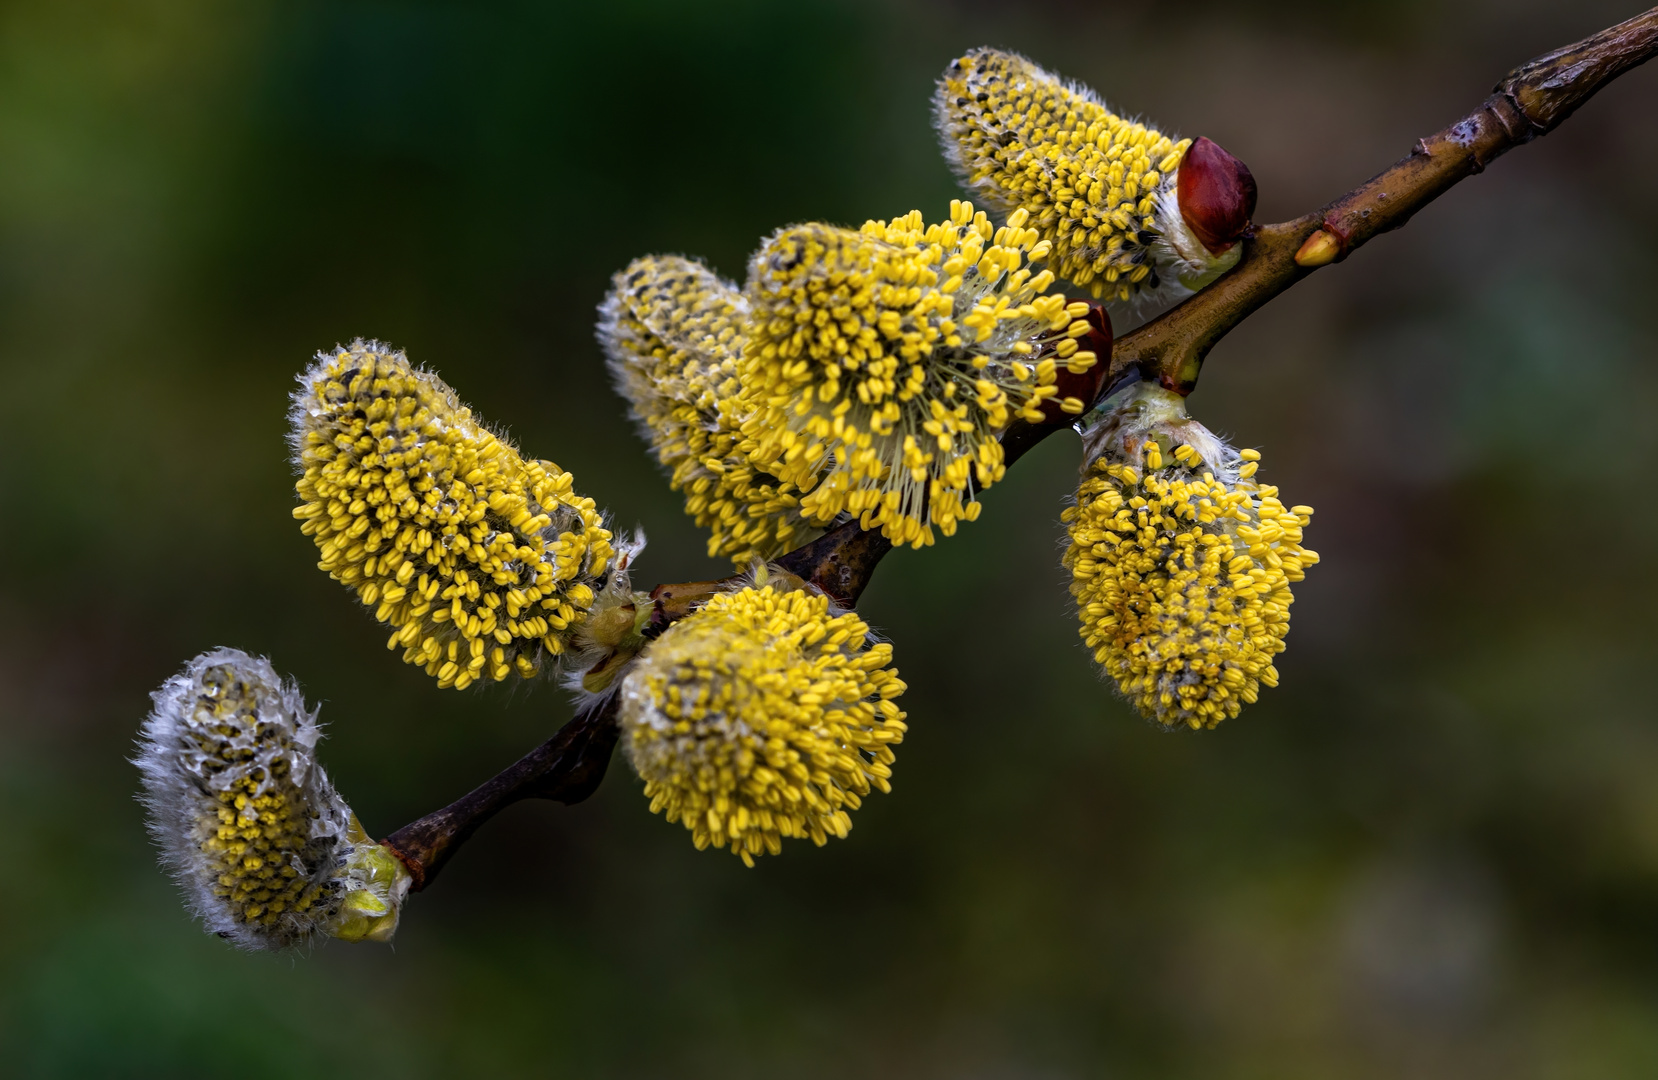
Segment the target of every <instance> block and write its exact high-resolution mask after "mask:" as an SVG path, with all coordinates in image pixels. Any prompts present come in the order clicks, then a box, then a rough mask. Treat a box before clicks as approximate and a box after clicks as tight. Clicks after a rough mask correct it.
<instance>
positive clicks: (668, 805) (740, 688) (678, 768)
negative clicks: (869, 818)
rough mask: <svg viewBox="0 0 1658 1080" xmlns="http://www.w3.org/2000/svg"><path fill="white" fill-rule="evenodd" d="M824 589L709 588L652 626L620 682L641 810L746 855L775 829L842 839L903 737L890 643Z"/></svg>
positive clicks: (776, 848) (779, 836) (762, 849)
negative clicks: (695, 602) (645, 805)
mask: <svg viewBox="0 0 1658 1080" xmlns="http://www.w3.org/2000/svg"><path fill="white" fill-rule="evenodd" d="M868 636H869V627H868V626H867V625H866V624H865V623H864V621H863V620H862V619H860V618H859V617H858V616H857V615H856V614H855V613H853V612H849V611H846V612H843V611H839V610H838V609H835V608H834V607H832V606H831V604H830V602H829V600H828V598H827V597H825V596H823V595H821V594H817V593H812V592H807V591H803V590H789V589H779V588H777V587H774V586H771V585H767V586H764V587H758V588H756V587H748V588H743V589H741V590H738V591H736V592H730V593H721V594H718V595H715V596H714V597H713V598H712V599H710V600H709V601H708V603H707V604H706V605H705V606H704V607H703V608H702V609H701V610H700V611H697V612H696V613H694V614H692V615H690V616H688V617H686V618H684V619H682V620H680V621H679V622H677V623H675V624H674V625H673V626H672V627H670V628H669V629H668V630H667V631H666V632H665V633H664V634H663V635H662V636H661V637H660V638H658V639H657V640H656V641H655V642H654V643H653V644H652V645H651V646H650V647H649V648H648V649H647V650H646V651H645V654H644V656H643V657H641V659H640V660H639V661H638V662H637V664H636V665H635V666H634V668H633V669H632V670H631V671H630V672H629V673H628V675H627V676H626V678H625V679H624V680H623V683H622V690H621V693H622V704H621V710H620V720H621V727H622V747H623V750H624V751H625V752H626V754H627V757H628V760H629V761H630V762H632V764H633V767H634V769H635V770H636V771H637V772H638V773H639V775H640V777H641V778H643V779H644V781H645V794H646V795H647V796H648V797H649V798H650V800H651V811H652V812H653V813H657V812H660V813H662V814H664V815H665V816H666V817H667V819H668V820H669V821H671V822H672V821H678V822H682V823H683V824H684V825H685V828H687V829H688V830H690V832H691V838H692V841H693V842H694V843H695V844H696V846H697V848H698V849H699V850H701V849H703V848H706V847H708V846H709V845H712V846H714V847H729V848H730V850H731V851H732V852H733V853H734V854H736V855H738V856H740V857H741V858H742V860H743V862H745V863H747V864H748V865H750V866H752V865H754V857H755V856H757V855H762V854H765V853H768V852H769V853H771V854H773V855H776V854H779V853H780V852H781V851H782V842H783V839H784V838H785V837H802V838H809V839H811V840H812V842H813V843H816V844H818V845H822V844H824V843H826V842H827V840H828V838H829V837H831V836H837V837H843V838H844V837H845V836H846V834H847V831H848V830H849V829H851V828H852V820H851V817H850V816H849V813H848V812H849V811H851V810H856V809H857V808H858V806H859V805H860V803H861V799H862V797H863V796H865V795H868V794H869V792H870V790H871V789H874V790H877V791H882V792H886V791H889V790H890V784H889V782H888V781H889V778H890V777H891V775H892V768H891V766H892V763H893V752H892V747H893V746H895V745H896V744H897V743H899V742H900V741H901V740H902V739H903V736H904V731H905V725H904V713H903V712H902V711H901V710H900V709H899V708H898V706H897V705H896V704H895V703H894V701H893V699H894V698H896V697H898V695H900V694H902V693H903V692H904V683H903V682H902V681H900V680H899V678H898V675H897V673H896V672H895V671H893V670H892V669H891V668H890V666H889V665H890V663H891V659H892V647H891V646H890V645H887V644H884V643H878V644H872V643H871V642H870V641H869V637H868Z"/></svg>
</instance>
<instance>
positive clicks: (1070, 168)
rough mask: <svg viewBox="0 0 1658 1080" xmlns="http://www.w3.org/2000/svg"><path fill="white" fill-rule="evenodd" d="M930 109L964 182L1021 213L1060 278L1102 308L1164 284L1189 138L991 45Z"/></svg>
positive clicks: (954, 68) (958, 71) (953, 72)
mask: <svg viewBox="0 0 1658 1080" xmlns="http://www.w3.org/2000/svg"><path fill="white" fill-rule="evenodd" d="M934 111H935V113H936V119H937V123H938V127H939V133H940V137H941V139H942V141H943V145H944V154H945V157H946V158H947V159H948V160H949V161H950V163H951V164H952V165H953V166H954V167H955V168H956V170H957V171H958V172H959V173H960V174H961V176H962V178H963V180H964V181H965V182H966V184H967V186H968V187H969V188H970V189H972V190H973V191H974V192H975V193H976V194H977V195H978V197H980V198H982V199H984V201H985V202H986V203H987V204H989V205H991V206H993V207H995V208H997V209H998V210H1001V211H1002V212H1011V211H1013V210H1014V209H1016V208H1024V209H1026V210H1028V211H1029V212H1030V214H1031V225H1032V227H1033V228H1035V229H1036V231H1037V232H1038V234H1039V235H1040V236H1041V237H1042V238H1043V239H1045V240H1047V241H1049V242H1051V243H1052V244H1053V246H1054V251H1053V267H1054V272H1055V273H1056V274H1058V275H1059V276H1060V277H1061V278H1064V279H1066V280H1069V281H1072V282H1074V283H1076V284H1077V285H1078V286H1080V287H1083V288H1087V289H1088V290H1090V291H1091V292H1092V293H1093V295H1094V296H1095V297H1098V298H1102V299H1105V300H1130V299H1133V298H1135V297H1136V296H1137V295H1138V294H1139V293H1140V292H1141V291H1142V290H1155V289H1157V288H1158V287H1159V286H1160V285H1162V284H1164V282H1162V281H1161V280H1160V276H1159V273H1158V265H1157V264H1158V257H1157V253H1156V252H1155V251H1154V246H1155V245H1156V243H1157V241H1158V239H1159V238H1160V237H1161V236H1162V235H1163V234H1165V233H1167V232H1169V231H1171V230H1172V229H1174V228H1179V227H1180V223H1179V212H1178V207H1177V206H1176V203H1175V200H1174V198H1173V194H1174V193H1173V185H1174V178H1175V173H1176V170H1178V169H1179V167H1180V161H1181V157H1182V156H1183V155H1184V154H1185V152H1186V149H1187V147H1188V146H1190V145H1191V140H1190V139H1181V140H1179V141H1176V140H1174V139H1172V138H1170V137H1169V136H1167V135H1164V134H1163V133H1162V132H1160V131H1157V130H1156V129H1154V128H1149V127H1147V126H1145V125H1144V124H1138V123H1135V122H1133V121H1131V120H1125V119H1124V118H1122V117H1121V116H1118V115H1116V114H1115V113H1113V112H1112V111H1111V110H1110V109H1109V108H1107V107H1106V105H1105V103H1104V102H1102V101H1100V99H1099V98H1098V97H1097V96H1096V95H1095V94H1094V92H1093V91H1091V90H1089V89H1088V88H1087V87H1085V86H1080V85H1077V84H1074V83H1066V82H1064V81H1062V80H1060V79H1059V78H1058V77H1056V76H1054V75H1052V74H1050V73H1049V72H1047V71H1044V70H1043V69H1041V68H1040V67H1037V66H1036V65H1035V64H1033V63H1031V62H1030V61H1029V60H1027V59H1025V58H1024V57H1022V56H1019V55H1017V54H1015V53H1009V52H1002V51H1001V50H998V49H975V50H973V51H972V52H969V53H968V54H967V55H965V56H963V57H961V58H960V59H958V60H956V61H954V62H953V63H952V64H951V65H950V67H949V69H948V70H947V71H946V72H945V74H944V78H943V79H942V80H940V82H939V87H938V92H937V94H936V95H935V97H934ZM1232 259H1233V261H1235V260H1236V255H1233V256H1232Z"/></svg>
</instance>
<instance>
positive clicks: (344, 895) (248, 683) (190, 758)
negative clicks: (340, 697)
mask: <svg viewBox="0 0 1658 1080" xmlns="http://www.w3.org/2000/svg"><path fill="white" fill-rule="evenodd" d="M154 700H155V708H154V711H152V712H151V714H150V716H149V718H148V719H147V720H146V721H145V723H144V731H143V735H142V737H141V738H140V740H139V753H138V756H137V757H136V758H134V764H136V765H137V766H138V768H139V770H140V771H141V773H142V774H143V777H144V788H145V798H144V801H145V804H146V806H147V807H148V809H149V826H150V832H151V833H152V835H154V837H155V839H156V841H157V842H158V844H159V845H160V847H161V851H162V861H163V862H164V863H165V864H167V865H168V866H169V867H171V869H172V870H173V872H174V874H175V875H176V876H177V878H178V882H179V884H180V885H181V886H182V887H183V889H184V894H185V899H186V902H187V903H188V905H189V906H190V908H191V909H192V910H193V911H194V912H195V914H196V915H197V916H198V917H199V918H200V919H201V920H202V921H203V922H204V923H205V924H206V925H207V928H208V929H209V930H210V931H212V932H214V933H216V934H218V935H219V936H220V937H223V938H226V939H228V940H230V941H232V942H234V943H235V944H237V945H239V946H241V947H243V948H247V949H281V948H288V947H291V946H296V945H303V944H306V943H308V942H311V941H313V940H315V939H317V938H319V937H338V938H345V939H347V940H351V941H362V940H375V941H385V940H389V939H390V937H391V935H392V934H393V932H395V930H396V928H397V918H398V910H399V906H400V904H401V903H402V900H403V897H404V896H405V895H406V894H407V892H408V888H409V880H410V879H409V874H408V871H407V870H405V869H403V868H402V867H401V865H400V864H398V863H397V861H396V860H395V859H394V858H393V857H392V856H391V855H390V853H388V852H387V851H386V850H385V849H384V848H382V847H381V846H380V845H379V844H376V843H374V842H373V841H371V840H369V839H368V837H367V836H366V835H365V834H364V833H363V830H362V826H361V825H359V824H358V823H357V819H356V817H355V816H354V815H353V814H352V813H351V810H350V808H349V807H347V806H346V805H345V802H344V801H343V800H342V799H341V798H340V797H339V795H338V794H337V793H336V792H335V791H334V788H333V785H331V784H330V783H329V782H328V777H327V776H326V775H325V774H324V773H323V770H322V768H321V766H319V765H318V764H317V762H316V760H315V748H316V743H317V739H318V736H319V734H320V732H319V730H318V727H317V722H316V716H315V713H314V712H313V711H312V710H308V709H307V708H306V707H305V702H304V700H303V698H301V696H300V693H299V690H298V688H297V687H296V686H294V685H293V683H291V682H285V681H283V680H282V679H280V678H279V677H278V676H277V674H276V672H275V670H274V669H272V667H271V665H270V664H269V662H267V661H265V660H261V659H257V658H255V657H251V656H248V655H247V654H246V653H243V652H240V651H238V650H236V649H214V650H211V651H209V652H206V653H203V654H202V655H200V656H198V657H196V658H195V659H194V660H192V661H191V662H190V663H189V664H188V665H187V666H186V667H185V669H184V671H183V672H181V673H180V674H178V675H176V676H174V677H173V678H171V679H169V680H168V681H167V682H166V683H165V684H164V685H163V686H162V687H161V689H160V690H158V691H157V692H156V694H155V697H154Z"/></svg>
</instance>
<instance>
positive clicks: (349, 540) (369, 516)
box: [289, 340, 615, 689]
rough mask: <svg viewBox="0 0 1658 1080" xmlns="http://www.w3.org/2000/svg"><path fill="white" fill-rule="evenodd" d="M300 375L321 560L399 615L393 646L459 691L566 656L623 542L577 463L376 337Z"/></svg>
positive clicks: (304, 468) (383, 617)
mask: <svg viewBox="0 0 1658 1080" xmlns="http://www.w3.org/2000/svg"><path fill="white" fill-rule="evenodd" d="M299 383H300V388H299V390H298V391H296V392H295V393H294V396H293V406H292V408H291V410H290V412H289V419H290V432H291V440H292V446H293V453H294V461H295V466H296V468H297V469H298V470H299V472H300V478H299V480H298V481H297V482H296V483H295V485H294V488H295V490H296V491H297V492H298V493H299V497H300V498H301V500H303V502H302V504H301V505H300V506H298V507H296V508H295V509H294V517H296V518H298V519H299V520H300V521H301V522H303V524H302V526H301V531H302V532H304V533H305V534H306V535H308V536H310V537H312V538H313V539H314V540H315V541H316V544H317V548H318V550H319V551H320V553H321V555H322V561H321V562H319V563H318V564H317V565H318V566H319V567H320V568H321V569H323V570H326V571H328V574H329V576H331V577H333V578H334V579H335V580H337V581H340V582H342V583H344V584H345V585H346V586H348V587H349V588H351V589H352V590H353V591H354V592H356V593H357V596H358V598H359V599H361V600H362V602H363V604H364V605H366V606H367V607H368V608H369V609H370V610H371V611H373V612H374V617H375V618H376V619H378V620H379V621H380V622H382V623H386V624H388V625H390V626H391V627H392V635H391V638H390V639H389V640H388V641H387V643H386V646H387V648H391V649H395V648H402V650H403V659H404V660H405V661H407V662H408V663H411V664H416V665H419V666H421V667H423V668H425V670H426V672H427V673H428V674H429V675H432V676H434V677H436V679H437V681H438V685H439V686H440V687H451V686H452V687H455V688H456V689H464V688H465V687H467V686H469V685H470V684H472V683H473V682H475V681H478V680H481V679H485V678H488V679H495V680H501V679H505V678H507V677H508V676H509V675H512V674H515V673H516V674H518V675H520V676H524V677H528V676H531V675H534V674H536V672H537V671H538V670H539V669H540V668H541V666H542V664H543V661H544V660H545V659H546V658H548V657H557V656H559V655H560V654H562V653H563V652H564V651H565V649H566V648H567V647H568V642H569V637H570V634H571V632H572V630H573V628H574V626H575V625H576V624H578V623H579V622H580V621H581V620H582V618H583V617H584V615H585V613H586V611H587V609H588V607H589V606H590V605H591V604H592V603H593V600H594V596H595V595H596V593H597V591H598V590H599V589H602V588H603V587H604V585H605V582H606V571H607V567H608V566H609V564H610V562H611V560H612V558H613V556H614V554H615V553H614V550H613V548H612V546H611V534H610V532H609V530H607V529H606V528H605V527H604V525H603V519H602V517H601V515H600V513H599V511H598V510H597V509H595V508H594V504H593V500H592V499H588V498H583V497H582V496H580V495H578V494H576V492H575V490H574V488H573V479H572V477H571V476H570V474H569V473H567V472H565V471H564V470H563V469H560V468H559V467H558V466H557V465H555V464H553V463H552V462H550V461H537V460H533V459H526V458H524V457H522V456H521V455H520V454H519V452H518V450H517V449H516V448H515V447H514V446H513V445H512V443H510V442H508V441H507V440H506V439H504V438H502V437H500V436H498V435H496V434H495V433H494V432H492V431H490V430H489V429H488V428H486V427H485V426H484V425H483V424H482V423H480V422H479V421H478V420H477V418H475V417H474V416H473V415H472V411H471V410H470V409H468V408H466V407H465V406H464V405H462V404H461V403H460V401H459V400H458V399H457V398H456V396H455V392H454V391H453V390H451V389H450V388H449V387H448V386H447V385H446V384H445V383H444V382H443V380H442V379H439V378H438V377H437V376H436V375H435V374H433V373H432V372H430V371H426V370H423V369H420V368H416V367H414V366H413V365H412V364H410V363H409V360H408V357H406V356H405V355H404V354H403V353H402V352H400V351H394V350H392V349H391V348H389V347H388V346H385V345H382V344H380V343H379V342H374V341H362V340H358V341H354V342H352V343H351V345H350V347H349V348H338V349H335V350H333V351H332V352H323V353H318V354H317V359H316V363H315V364H313V365H312V366H311V367H310V368H309V369H307V370H306V371H305V372H304V374H302V375H301V376H300V378H299Z"/></svg>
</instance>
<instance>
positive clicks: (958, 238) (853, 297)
mask: <svg viewBox="0 0 1658 1080" xmlns="http://www.w3.org/2000/svg"><path fill="white" fill-rule="evenodd" d="M1048 250H1049V244H1048V243H1047V242H1046V241H1043V240H1041V239H1039V238H1038V236H1037V234H1036V232H1035V231H1034V230H1032V229H1029V228H1026V227H1025V215H1024V214H1023V213H1015V214H1013V215H1011V216H1010V217H1009V218H1008V221H1007V224H1006V225H1005V226H1003V227H1002V228H1000V229H997V228H994V227H993V226H992V225H991V223H990V221H989V219H988V218H987V217H986V216H985V215H984V214H983V213H982V212H976V211H975V210H974V209H973V206H972V204H971V203H966V202H960V201H955V202H952V203H951V208H950V218H949V220H948V221H945V222H942V223H939V224H934V225H928V224H926V223H925V222H924V221H923V220H922V218H921V214H920V212H919V211H914V212H911V213H910V214H907V215H905V216H903V217H899V218H894V219H892V220H891V221H870V222H867V223H866V224H865V225H864V226H863V228H862V229H859V230H856V231H854V230H851V229H843V228H837V227H835V226H831V225H822V224H807V225H797V226H792V227H790V228H787V229H784V230H782V231H780V232H778V233H777V234H775V235H774V236H772V237H771V238H770V239H769V240H768V241H767V242H766V243H765V245H764V246H763V247H761V249H760V250H759V251H758V252H757V253H756V254H755V256H754V258H753V260H752V261H751V263H750V269H749V279H748V285H747V289H746V291H747V295H748V299H749V302H750V304H751V306H752V329H751V331H750V334H749V338H748V341H747V344H746V346H745V348H744V351H743V357H742V362H741V365H740V367H739V374H740V379H741V383H742V393H743V400H744V402H745V403H746V404H747V405H748V406H749V407H750V408H751V409H752V415H750V416H749V418H748V419H746V420H745V421H744V422H743V425H742V431H743V434H744V435H746V436H748V437H750V438H752V439H753V440H754V441H755V449H754V451H753V455H752V456H753V459H754V461H755V463H756V464H757V465H758V466H760V467H762V468H764V469H765V470H766V471H768V472H770V473H772V474H773V475H776V476H778V477H779V478H781V479H782V480H784V481H786V482H788V483H791V484H793V485H795V486H796V487H798V488H799V489H800V490H801V491H802V492H804V493H805V494H803V495H802V496H801V499H800V507H801V512H802V514H803V515H804V516H805V517H806V518H807V519H809V520H813V521H828V520H830V519H832V518H833V517H834V516H835V515H837V514H839V513H842V512H845V513H849V514H851V515H853V516H855V517H856V518H858V520H859V522H860V524H861V525H862V526H863V527H864V528H866V529H877V528H878V529H880V530H881V531H882V532H883V533H884V534H885V535H886V537H887V538H888V539H889V540H891V541H893V542H894V543H897V544H905V543H907V544H912V545H914V546H916V547H921V546H924V545H926V544H931V543H932V542H933V541H934V529H935V528H936V529H937V530H938V531H939V532H941V533H943V534H944V535H945V536H950V535H953V534H954V533H955V530H956V527H957V524H958V523H959V522H961V521H972V520H974V519H976V518H977V517H978V515H979V510H980V504H979V502H978V500H977V497H976V496H977V492H978V491H979V490H981V489H983V488H987V487H989V486H990V485H991V484H994V483H995V482H996V481H998V480H1000V479H1001V478H1002V475H1003V473H1004V471H1005V466H1004V465H1003V459H1002V447H1001V444H1000V442H998V440H997V435H998V434H999V433H1000V432H1001V431H1002V430H1003V429H1004V428H1005V427H1006V426H1007V425H1008V424H1009V423H1010V422H1011V421H1012V420H1013V419H1014V418H1015V417H1022V418H1024V419H1027V420H1032V421H1040V420H1041V419H1042V411H1041V406H1042V403H1043V402H1044V401H1045V400H1048V399H1050V398H1054V397H1056V396H1057V395H1058V391H1057V389H1056V387H1055V382H1056V373H1057V369H1058V367H1059V366H1060V365H1063V366H1065V367H1066V368H1067V369H1068V370H1071V371H1074V372H1077V373H1081V372H1083V371H1086V370H1087V369H1088V368H1090V367H1091V366H1093V364H1095V363H1096V362H1097V361H1098V357H1096V356H1095V354H1094V353H1093V352H1091V351H1089V350H1087V349H1081V348H1079V347H1078V341H1079V339H1081V338H1083V337H1085V336H1086V335H1087V333H1088V332H1089V329H1090V328H1089V326H1088V323H1087V322H1086V320H1085V319H1084V315H1086V313H1087V305H1086V304H1084V303H1081V302H1075V303H1069V304H1068V303H1067V301H1066V298H1065V297H1064V296H1061V295H1059V294H1056V293H1049V292H1048V289H1049V287H1050V286H1051V285H1052V284H1053V281H1054V275H1053V273H1052V272H1051V271H1049V270H1046V269H1038V268H1037V266H1036V265H1035V264H1039V263H1041V262H1042V261H1043V260H1044V259H1046V258H1047V255H1048ZM1064 405H1065V406H1066V407H1067V408H1069V409H1071V410H1072V411H1076V412H1080V411H1081V410H1082V406H1083V403H1082V402H1080V401H1069V400H1068V401H1066V402H1064Z"/></svg>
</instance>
